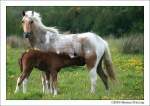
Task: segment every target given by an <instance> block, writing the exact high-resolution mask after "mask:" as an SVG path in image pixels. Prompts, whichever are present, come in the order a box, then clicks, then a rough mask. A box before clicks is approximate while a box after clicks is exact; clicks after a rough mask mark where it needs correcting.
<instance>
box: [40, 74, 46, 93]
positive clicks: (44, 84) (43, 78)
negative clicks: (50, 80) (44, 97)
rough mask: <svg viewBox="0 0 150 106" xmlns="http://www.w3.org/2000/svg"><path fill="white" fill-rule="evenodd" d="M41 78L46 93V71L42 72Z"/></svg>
mask: <svg viewBox="0 0 150 106" xmlns="http://www.w3.org/2000/svg"><path fill="white" fill-rule="evenodd" d="M41 79H42V86H43V93H45V89H46V79H45V72H42V74H41Z"/></svg>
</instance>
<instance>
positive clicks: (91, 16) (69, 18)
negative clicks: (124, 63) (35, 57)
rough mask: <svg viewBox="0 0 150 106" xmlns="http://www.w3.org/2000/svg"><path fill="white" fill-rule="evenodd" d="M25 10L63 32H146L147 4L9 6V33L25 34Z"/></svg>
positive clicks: (100, 33)
mask: <svg viewBox="0 0 150 106" xmlns="http://www.w3.org/2000/svg"><path fill="white" fill-rule="evenodd" d="M23 10H34V11H37V12H39V13H40V14H41V17H42V22H43V23H44V24H45V25H46V26H56V27H57V28H58V29H60V31H62V32H64V31H70V32H71V33H81V32H87V31H92V32H95V33H97V34H99V35H100V36H108V35H114V36H115V37H120V36H122V35H123V34H126V33H143V32H144V7H143V6H109V7H108V6H100V7H93V6H92V7H78V6H75V7H70V6H61V7H56V6H49V7H42V6H41V7H39V6H38V7H36V6H35V7H34V6H33V7H29V6H21V7H18V6H17V7H14V6H13V7H7V28H6V29H7V36H10V35H12V34H15V35H18V36H20V35H22V27H21V19H22V11H23Z"/></svg>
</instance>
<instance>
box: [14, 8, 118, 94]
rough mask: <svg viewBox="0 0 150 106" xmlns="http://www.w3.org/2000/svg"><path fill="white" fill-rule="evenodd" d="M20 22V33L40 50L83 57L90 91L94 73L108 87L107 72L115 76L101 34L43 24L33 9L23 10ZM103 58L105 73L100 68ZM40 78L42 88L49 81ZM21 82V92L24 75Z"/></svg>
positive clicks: (95, 77)
mask: <svg viewBox="0 0 150 106" xmlns="http://www.w3.org/2000/svg"><path fill="white" fill-rule="evenodd" d="M22 26H23V31H24V33H23V35H24V37H25V38H28V39H29V42H30V44H31V46H32V47H34V48H38V49H40V50H42V51H53V52H56V53H57V54H61V53H64V54H67V55H68V56H70V57H71V58H74V57H76V56H81V57H83V58H85V60H86V65H87V67H88V69H89V70H90V71H89V73H90V79H91V92H92V93H94V92H95V87H96V79H97V74H98V75H99V77H100V78H101V79H102V81H103V83H104V85H105V88H106V90H108V89H109V87H108V77H107V76H109V77H110V78H111V79H115V74H114V71H113V66H112V60H111V55H110V51H109V47H108V44H107V42H106V41H105V40H103V39H102V38H101V37H100V36H98V35H96V34H95V33H92V32H86V33H80V34H68V35H63V34H60V33H59V32H58V30H57V29H56V28H53V27H46V26H45V25H43V23H42V21H41V17H40V14H39V13H37V12H33V11H26V12H24V11H23V18H22ZM102 60H104V65H105V66H106V72H107V74H105V72H104V71H103V69H102ZM42 80H43V92H44V91H45V87H46V85H47V84H48V83H49V81H45V78H42ZM17 82H18V81H17ZM45 82H47V83H45ZM23 85H24V86H23V87H24V89H25V90H24V92H26V88H27V79H26V80H25V82H24V83H23ZM52 92H53V93H54V95H57V90H55V89H54V90H53V91H52Z"/></svg>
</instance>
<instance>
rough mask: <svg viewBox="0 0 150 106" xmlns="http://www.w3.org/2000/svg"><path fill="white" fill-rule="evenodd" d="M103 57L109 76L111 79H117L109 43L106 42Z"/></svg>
mask: <svg viewBox="0 0 150 106" xmlns="http://www.w3.org/2000/svg"><path fill="white" fill-rule="evenodd" d="M103 59H104V65H105V67H106V72H107V74H108V76H109V77H110V79H112V80H115V79H116V77H115V73H114V69H113V64H112V59H111V54H110V50H109V47H108V44H107V43H106V48H105V51H104V55H103Z"/></svg>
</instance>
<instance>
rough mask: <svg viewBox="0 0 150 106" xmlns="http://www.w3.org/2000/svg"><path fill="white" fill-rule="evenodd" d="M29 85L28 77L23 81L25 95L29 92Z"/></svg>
mask: <svg viewBox="0 0 150 106" xmlns="http://www.w3.org/2000/svg"><path fill="white" fill-rule="evenodd" d="M27 85H28V78H27V77H26V78H25V79H24V80H23V93H26V92H27Z"/></svg>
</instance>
